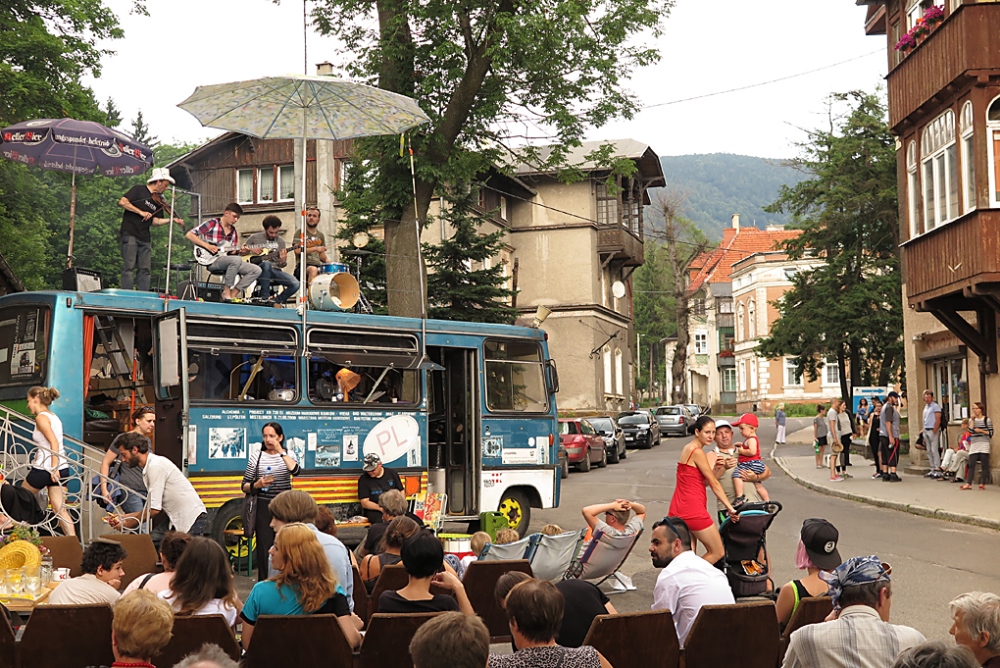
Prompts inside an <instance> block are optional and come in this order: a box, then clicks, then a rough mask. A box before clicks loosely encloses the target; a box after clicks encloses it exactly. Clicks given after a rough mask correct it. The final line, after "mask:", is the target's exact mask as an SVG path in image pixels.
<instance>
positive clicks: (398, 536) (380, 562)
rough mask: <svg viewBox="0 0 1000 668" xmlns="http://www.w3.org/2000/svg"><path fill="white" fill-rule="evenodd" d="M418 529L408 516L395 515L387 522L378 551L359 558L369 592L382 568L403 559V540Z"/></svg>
mask: <svg viewBox="0 0 1000 668" xmlns="http://www.w3.org/2000/svg"><path fill="white" fill-rule="evenodd" d="M418 531H420V527H419V526H417V523H416V522H414V521H413V520H411V519H410V518H409V517H396V518H394V519H393V520H392V521H391V522H389V526H388V527H387V528H386V530H385V533H384V534H383V535H382V545H381V546H380V549H379V551H378V553H377V554H369V555H367V556H366V557H365V558H364V559H362V560H361V566H360V567H359V568H358V572H359V573H361V579H362V580H363V581H364V583H365V589H367V590H368V593H369V594H371V593H372V590H373V589H375V582H376V581H377V580H378V576H379V574H380V573H381V572H382V569H383V568H385V567H386V566H391V565H393V564H398V563H399V562H400V561H402V560H403V553H402V550H403V542H404V541H405V540H406V539H407V538H409V537H410V536H412V535H414V534H416V533H417V532H418Z"/></svg>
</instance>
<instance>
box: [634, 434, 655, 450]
mask: <svg viewBox="0 0 1000 668" xmlns="http://www.w3.org/2000/svg"><path fill="white" fill-rule="evenodd" d="M635 443H636V447H639V448H642V449H643V450H649V449H650V448H651V447H653V437H652V436H650V437H649V438H647V439H646V442H645V443H644V444H643V445H639V439H638V438H637V439H636V440H635Z"/></svg>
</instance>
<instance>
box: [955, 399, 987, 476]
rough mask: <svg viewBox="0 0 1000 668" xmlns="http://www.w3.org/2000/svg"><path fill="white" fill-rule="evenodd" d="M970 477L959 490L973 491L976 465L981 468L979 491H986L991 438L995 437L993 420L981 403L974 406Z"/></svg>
mask: <svg viewBox="0 0 1000 668" xmlns="http://www.w3.org/2000/svg"><path fill="white" fill-rule="evenodd" d="M969 427H971V429H970V431H971V432H972V435H971V436H970V437H969V475H968V477H967V478H966V483H965V484H964V485H962V486H961V487H960V488H959V489H972V481H973V480H975V479H976V477H975V476H976V464H979V466H980V469H979V470H980V474H979V489H986V485H987V484H988V483H990V482H992V480H991V479H990V438H991V437H992V436H993V420H991V419H989V418H988V417H986V406H985V405H984V404H983V402H981V401H977V402H976V403H974V404H973V405H972V422H971V424H970V425H969Z"/></svg>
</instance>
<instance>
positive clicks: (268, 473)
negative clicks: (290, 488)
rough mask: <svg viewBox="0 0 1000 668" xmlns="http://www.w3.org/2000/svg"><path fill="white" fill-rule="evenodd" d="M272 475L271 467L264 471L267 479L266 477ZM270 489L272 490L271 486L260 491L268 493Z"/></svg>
mask: <svg viewBox="0 0 1000 668" xmlns="http://www.w3.org/2000/svg"><path fill="white" fill-rule="evenodd" d="M270 475H271V467H270V466H268V467H267V468H266V469H264V477H265V478H266V477H268V476H270ZM269 489H271V486H270V485H268V486H267V487H261V488H260V491H262V492H266V491H267V490H269Z"/></svg>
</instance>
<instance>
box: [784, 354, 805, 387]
mask: <svg viewBox="0 0 1000 668" xmlns="http://www.w3.org/2000/svg"><path fill="white" fill-rule="evenodd" d="M784 366H785V369H784V371H785V373H784V378H783V380H784V385H785V387H802V386H803V382H802V380H803V379H802V374H800V373H798V369H797V365H796V364H795V361H794V360H792V358H790V357H785V358H784ZM789 374H791V376H789ZM790 377H791V378H792V379H793V380H792V381H791V382H789V378H790Z"/></svg>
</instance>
